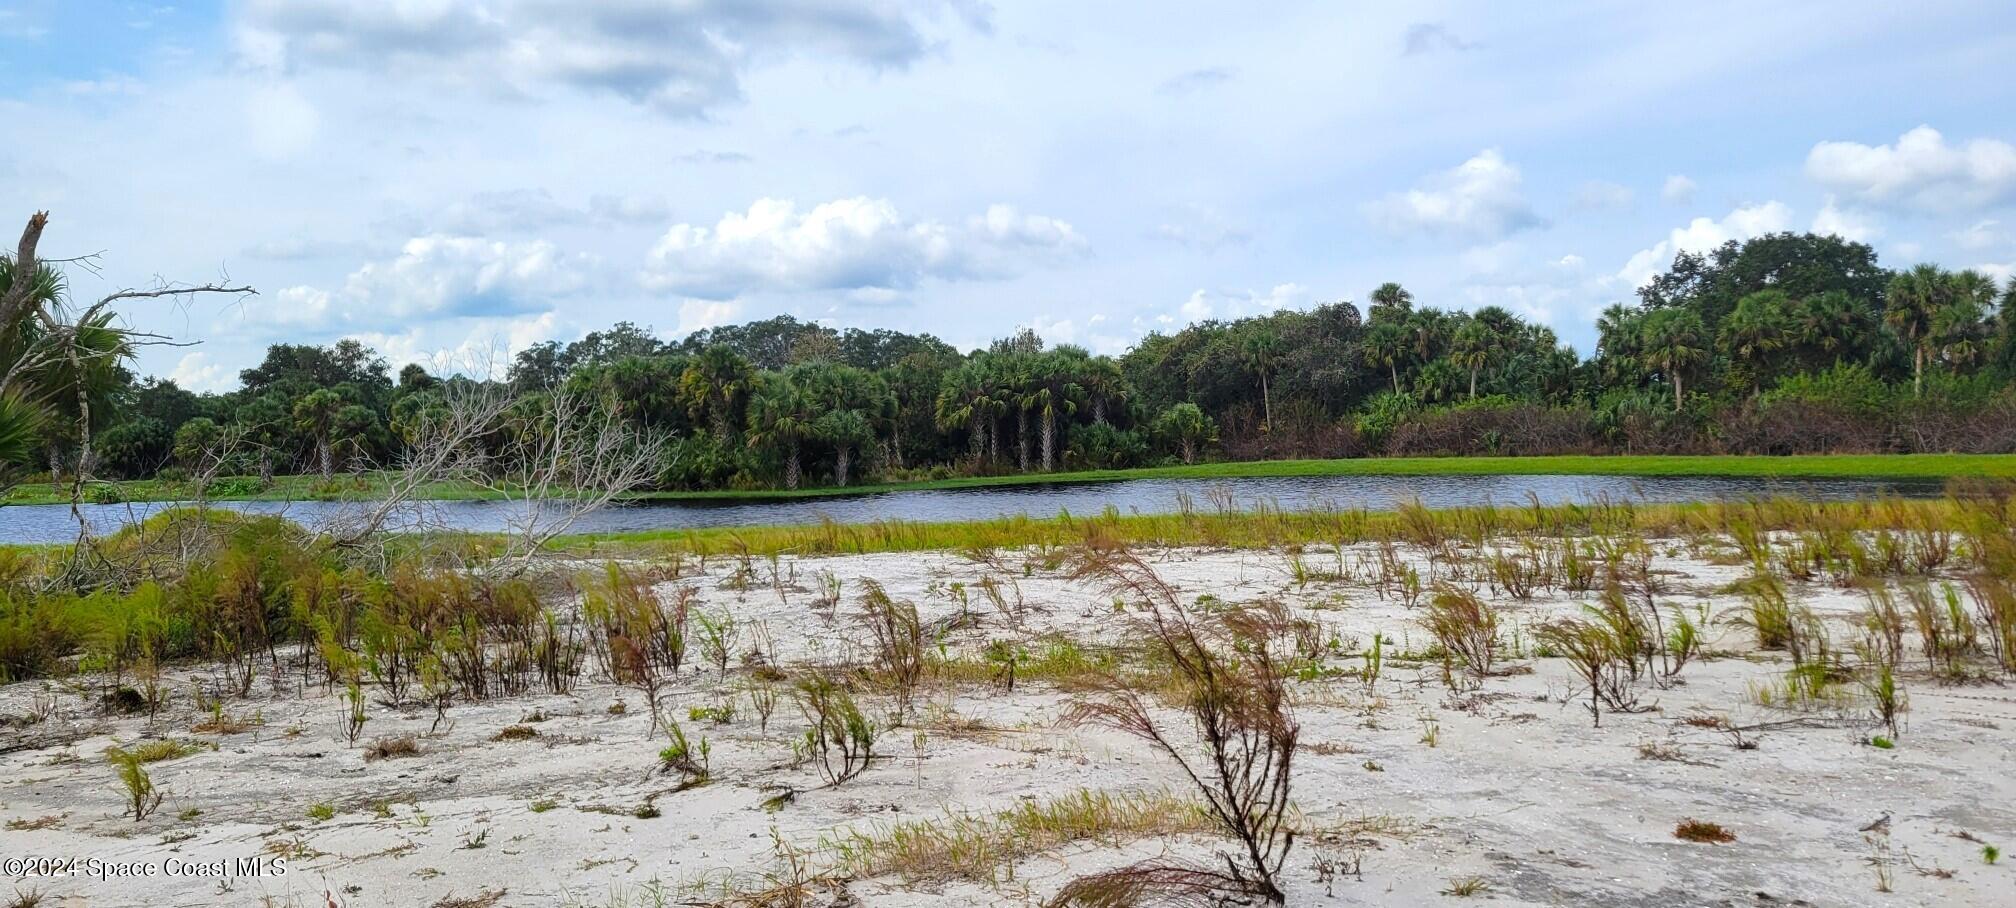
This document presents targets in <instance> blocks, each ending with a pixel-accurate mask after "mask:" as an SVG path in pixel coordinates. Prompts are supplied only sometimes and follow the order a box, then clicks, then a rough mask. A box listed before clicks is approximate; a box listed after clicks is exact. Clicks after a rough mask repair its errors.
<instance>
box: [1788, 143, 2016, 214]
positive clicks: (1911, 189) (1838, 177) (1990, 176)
mask: <svg viewBox="0 0 2016 908" xmlns="http://www.w3.org/2000/svg"><path fill="white" fill-rule="evenodd" d="M1806 173H1807V175H1808V176H1811V177H1812V178H1813V179H1815V180H1817V181H1819V182H1820V183H1822V184H1825V185H1827V186H1829V187H1832V188H1834V189H1836V190H1839V191H1841V192H1843V193H1846V194H1849V195H1851V196H1853V197H1855V198H1859V199H1864V200H1867V201H1870V202H1880V203H1895V204H1901V205H1908V206H1912V207H1917V208H1922V209H1928V210H1933V211H1944V210H1952V209H1971V208H1979V207H1982V206H1985V205H1989V204H1992V203H1994V202H1997V201H2000V200H2002V199H2004V198H2006V197H2008V196H2009V195H2010V193H2011V191H2012V190H2016V146H2012V145H2010V144H2009V143H2007V142H2003V141H1999V140H1996V139H1973V140H1970V141H1967V142H1965V143H1962V144H1959V145H1951V144H1948V143H1947V141H1946V137H1944V136H1942V135H1940V134H1939V131H1938V130H1936V129H1933V128H1932V127H1930V126H1920V127H1918V128H1917V129H1913V130H1911V131H1910V132H1907V133H1905V134H1903V135H1902V136H1899V137H1898V138H1897V143H1896V144H1895V145H1877V146H1873V147H1872V146H1868V145H1863V144H1861V143H1859V142H1821V143H1820V144H1818V145H1815V146H1813V150H1812V152H1811V153H1809V154H1807V156H1806Z"/></svg>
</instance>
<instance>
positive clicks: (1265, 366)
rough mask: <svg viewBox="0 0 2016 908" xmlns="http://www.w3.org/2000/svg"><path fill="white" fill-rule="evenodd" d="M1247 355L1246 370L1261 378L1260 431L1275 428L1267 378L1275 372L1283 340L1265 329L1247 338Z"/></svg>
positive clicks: (1245, 350) (1245, 349)
mask: <svg viewBox="0 0 2016 908" xmlns="http://www.w3.org/2000/svg"><path fill="white" fill-rule="evenodd" d="M1241 351H1242V352H1243V353H1245V355H1246V368H1248V369H1251V370H1253V372H1254V374H1256V375H1258V376H1260V407H1261V411H1260V412H1261V417H1262V421H1261V423H1260V430H1261V431H1263V432H1266V431H1272V430H1273V428H1274V397H1273V394H1272V393H1271V392H1270V391H1269V390H1268V388H1267V377H1268V375H1269V374H1271V373H1272V372H1273V371H1274V361H1275V359H1276V357H1278V356H1279V355H1280V352H1281V338H1280V336H1278V335H1276V334H1275V333H1274V331H1273V329H1271V328H1263V329H1261V330H1259V331H1255V332H1253V333H1252V334H1249V335H1247V336H1246V342H1245V343H1244V344H1243V345H1242V346H1241Z"/></svg>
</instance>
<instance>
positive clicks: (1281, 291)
mask: <svg viewBox="0 0 2016 908" xmlns="http://www.w3.org/2000/svg"><path fill="white" fill-rule="evenodd" d="M1310 299H1311V297H1310V294H1309V288H1307V287H1304V286H1302V285H1301V284H1296V283H1287V284H1275V285H1274V286H1273V287H1272V288H1270V289H1268V290H1267V291H1266V292H1265V293H1262V292H1260V291H1257V290H1240V291H1229V292H1228V291H1222V290H1205V289H1203V288H1201V287H1200V288H1198V289H1196V290H1193V291H1191V293H1190V298H1189V299H1187V300H1184V301H1183V305H1181V306H1178V307H1177V308H1176V312H1177V314H1178V315H1180V316H1182V320H1183V321H1186V322H1200V321H1203V320H1205V319H1208V318H1227V319H1236V318H1247V317H1250V316H1255V315H1266V314H1267V313H1270V312H1274V311H1277V310H1281V309H1296V308H1300V307H1302V306H1305V305H1307V304H1308V303H1309V301H1310ZM1156 321H1158V322H1160V323H1162V324H1165V325H1168V324H1175V323H1176V319H1175V318H1172V317H1169V316H1158V317H1157V318H1156Z"/></svg>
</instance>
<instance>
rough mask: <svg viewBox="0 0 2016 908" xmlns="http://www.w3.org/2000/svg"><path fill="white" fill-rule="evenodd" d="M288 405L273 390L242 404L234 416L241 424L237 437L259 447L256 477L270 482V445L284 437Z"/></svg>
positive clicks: (274, 445)
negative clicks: (272, 392)
mask: <svg viewBox="0 0 2016 908" xmlns="http://www.w3.org/2000/svg"><path fill="white" fill-rule="evenodd" d="M287 416H288V414H287V408H286V406H285V404H283V403H282V402H281V400H280V396H279V395H278V394H277V393H276V394H268V395H266V396H264V397H260V398H258V399H256V400H253V401H251V402H250V403H247V404H244V405H241V406H240V407H239V408H238V411H237V413H235V414H233V418H234V419H235V420H236V421H237V423H238V425H239V426H240V427H241V430H240V435H239V437H240V438H242V439H244V441H245V442H246V443H248V444H251V445H253V446H255V447H257V448H258V449H259V481H260V482H261V483H266V484H270V483H272V482H273V449H274V448H276V447H278V446H279V444H280V442H281V441H283V440H285V439H286V437H287V427H286V423H287Z"/></svg>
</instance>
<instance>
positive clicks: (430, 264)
mask: <svg viewBox="0 0 2016 908" xmlns="http://www.w3.org/2000/svg"><path fill="white" fill-rule="evenodd" d="M593 268H594V262H593V260H591V259H589V258H587V257H585V256H574V257H568V256H564V255H562V254H561V253H560V251H559V250H558V249H556V248H554V246H553V244H552V243H549V242H546V241H544V240H533V241H529V242H503V241H499V240H490V239H485V238H482V237H469V236H447V235H441V234H435V235H431V236H421V237H414V238H413V239H410V240H407V241H406V245H405V246H404V247H403V248H402V249H401V250H400V252H399V257H398V258H396V259H393V260H392V261H390V262H372V263H369V264H366V265H365V266H364V267H362V268H360V269H358V270H357V271H356V272H354V273H352V274H351V275H350V277H349V279H348V280H347V281H345V282H344V285H343V296H344V297H345V301H346V302H347V303H349V304H350V307H351V312H352V314H353V315H354V314H356V313H357V312H358V311H359V310H361V309H364V308H366V307H368V308H369V309H371V310H374V311H379V312H384V313H386V314H389V315H392V316H395V317H400V318H406V317H413V316H422V315H426V316H440V315H496V314H506V313H513V312H525V311H531V310H536V309H542V308H545V307H547V306H548V305H550V304H551V302H552V300H553V299H554V298H555V297H562V296H567V295H570V294H573V293H575V292H578V291H580V290H581V289H582V288H583V287H584V286H586V285H587V283H588V281H589V272H590V271H592V270H593Z"/></svg>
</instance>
